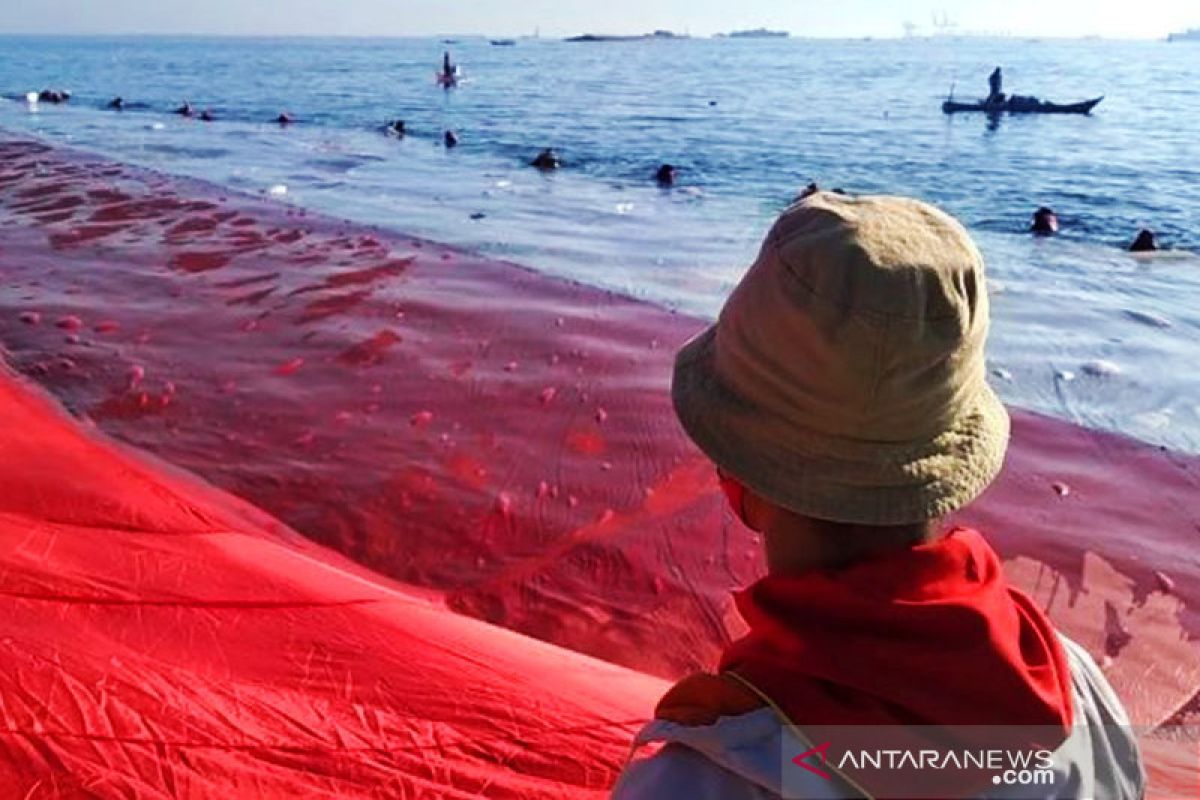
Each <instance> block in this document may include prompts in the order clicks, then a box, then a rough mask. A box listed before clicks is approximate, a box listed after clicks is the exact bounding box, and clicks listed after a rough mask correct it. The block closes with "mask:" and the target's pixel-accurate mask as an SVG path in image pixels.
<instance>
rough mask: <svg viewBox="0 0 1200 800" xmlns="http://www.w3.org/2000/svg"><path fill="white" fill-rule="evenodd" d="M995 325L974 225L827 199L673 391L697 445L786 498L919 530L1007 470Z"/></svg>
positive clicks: (852, 519) (813, 508) (791, 226)
mask: <svg viewBox="0 0 1200 800" xmlns="http://www.w3.org/2000/svg"><path fill="white" fill-rule="evenodd" d="M987 331H988V297H987V286H986V280H985V275H984V262H983V257H982V256H981V255H980V253H979V250H978V249H977V248H976V246H975V244H974V242H972V240H971V237H970V236H969V235H968V233H967V232H966V230H965V229H964V228H963V227H962V225H960V224H959V223H958V222H957V221H955V220H954V219H953V218H951V217H950V216H949V215H947V214H945V213H943V212H942V211H939V210H938V209H936V208H934V207H932V206H930V205H928V204H926V203H923V202H920V201H917V200H912V199H907V198H899V197H851V196H845V195H840V194H833V193H829V192H819V193H817V194H814V195H811V196H809V197H807V198H805V199H804V200H802V201H800V202H798V203H796V204H795V205H793V206H792V207H790V208H789V209H788V210H787V211H785V212H784V213H783V215H782V216H781V217H780V218H779V219H778V220H777V221H776V223H775V224H774V226H773V227H772V229H771V231H770V233H769V234H768V235H767V237H766V239H765V241H764V242H763V245H762V249H761V251H760V253H759V256H758V258H757V260H756V261H755V262H754V264H753V265H752V266H751V267H750V270H749V271H748V272H747V273H746V275H745V276H744V277H743V279H742V281H741V282H740V283H739V284H738V286H737V287H736V289H735V290H734V291H733V293H732V295H730V297H729V299H728V300H727V301H726V303H725V306H724V308H723V309H722V310H721V313H720V316H719V317H718V320H717V322H716V324H715V325H713V326H711V327H710V328H708V329H707V330H705V331H704V332H703V333H701V334H700V335H699V336H697V337H696V338H694V339H692V340H691V341H690V342H688V343H687V344H686V345H684V347H683V348H682V349H681V350H680V352H679V354H678V356H677V357H676V362H675V374H674V379H673V383H672V399H673V402H674V406H675V411H676V414H677V415H678V417H679V419H680V421H681V423H682V424H683V426H684V429H685V430H686V431H687V433H688V435H689V436H690V437H691V438H692V440H693V441H695V443H696V444H697V445H698V446H699V447H700V449H701V450H703V451H704V453H705V454H706V455H708V457H709V458H711V459H712V460H713V461H714V462H716V464H717V465H718V466H719V467H721V468H722V469H723V470H724V471H725V472H726V473H728V474H730V475H732V476H733V477H735V478H736V479H738V480H739V481H740V482H742V483H743V484H744V485H746V486H747V487H748V488H750V489H751V490H753V491H754V492H755V493H757V494H759V495H761V496H763V497H765V498H766V499H768V500H770V501H772V502H774V503H776V504H777V505H780V506H783V507H784V508H788V509H791V510H792V511H795V512H797V513H799V514H803V515H805V516H810V517H814V518H817V519H824V520H831V521H836V522H845V523H854V524H861V525H900V524H908V523H916V522H921V521H925V520H930V519H934V518H937V517H940V516H943V515H945V514H947V513H949V512H951V511H954V510H956V509H958V508H961V507H962V506H964V505H966V504H967V503H969V502H970V501H971V500H973V499H975V497H977V496H978V495H979V494H980V493H981V492H982V491H983V490H984V489H985V488H986V487H987V486H988V484H989V483H991V481H992V480H993V479H994V478H995V476H996V475H997V473H998V472H999V471H1000V468H1001V466H1002V465H1003V462H1004V454H1005V450H1006V449H1007V444H1008V435H1009V418H1008V414H1007V412H1006V411H1005V409H1004V406H1003V405H1002V404H1001V402H1000V400H999V398H997V397H996V395H995V393H994V392H993V391H992V389H991V388H990V387H989V386H988V384H987V379H986V368H985V360H984V344H985V341H986V338H987Z"/></svg>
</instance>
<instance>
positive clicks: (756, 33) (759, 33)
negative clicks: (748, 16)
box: [717, 28, 792, 39]
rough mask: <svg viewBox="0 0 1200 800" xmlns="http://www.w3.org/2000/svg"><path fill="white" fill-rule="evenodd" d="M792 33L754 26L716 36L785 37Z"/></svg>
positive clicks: (747, 37)
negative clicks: (749, 28) (750, 28)
mask: <svg viewBox="0 0 1200 800" xmlns="http://www.w3.org/2000/svg"><path fill="white" fill-rule="evenodd" d="M791 35H792V34H791V33H789V32H788V31H772V30H768V29H767V28H754V29H752V30H745V31H730V32H729V33H718V34H717V37H718V38H724V37H728V38H730V39H786V38H787V37H789V36H791Z"/></svg>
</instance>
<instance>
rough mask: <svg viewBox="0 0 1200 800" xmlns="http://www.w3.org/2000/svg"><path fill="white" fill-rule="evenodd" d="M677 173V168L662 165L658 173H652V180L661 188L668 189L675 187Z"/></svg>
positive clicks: (670, 165)
mask: <svg viewBox="0 0 1200 800" xmlns="http://www.w3.org/2000/svg"><path fill="white" fill-rule="evenodd" d="M678 173H679V168H678V167H675V166H674V165H672V164H663V165H662V166H661V167H659V168H658V172H655V173H654V180H655V181H656V182H657V183H658V185H659V186H662V187H670V186H674V185H675V178H676V177H677V175H678Z"/></svg>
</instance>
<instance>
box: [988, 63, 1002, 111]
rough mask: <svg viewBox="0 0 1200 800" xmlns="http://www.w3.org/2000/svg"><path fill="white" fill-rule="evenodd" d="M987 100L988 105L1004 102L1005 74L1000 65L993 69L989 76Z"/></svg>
mask: <svg viewBox="0 0 1200 800" xmlns="http://www.w3.org/2000/svg"><path fill="white" fill-rule="evenodd" d="M987 102H988V105H993V104H996V103H1003V102H1004V75H1003V74H1002V73H1001V72H1000V68H999V67H996V68H995V69H994V70H992V74H991V75H989V76H988V98H987Z"/></svg>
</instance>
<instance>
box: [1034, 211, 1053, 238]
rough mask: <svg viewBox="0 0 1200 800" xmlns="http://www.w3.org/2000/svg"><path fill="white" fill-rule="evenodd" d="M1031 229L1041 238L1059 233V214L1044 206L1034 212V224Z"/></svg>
mask: <svg viewBox="0 0 1200 800" xmlns="http://www.w3.org/2000/svg"><path fill="white" fill-rule="evenodd" d="M1029 229H1030V230H1031V231H1033V232H1034V233H1036V234H1038V235H1039V236H1050V235H1052V234H1055V233H1058V214H1055V213H1054V209H1052V208H1047V207H1046V206H1042V207H1041V208H1039V209H1038V210H1037V211H1035V212H1033V224H1032V225H1031V226H1030V228H1029Z"/></svg>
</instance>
